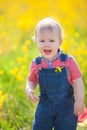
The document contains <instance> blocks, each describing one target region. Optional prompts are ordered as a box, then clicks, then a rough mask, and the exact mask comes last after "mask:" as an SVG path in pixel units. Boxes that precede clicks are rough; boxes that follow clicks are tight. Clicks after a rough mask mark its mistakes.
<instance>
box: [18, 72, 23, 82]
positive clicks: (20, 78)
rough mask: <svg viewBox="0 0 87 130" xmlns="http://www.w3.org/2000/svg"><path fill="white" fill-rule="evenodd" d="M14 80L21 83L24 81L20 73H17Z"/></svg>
mask: <svg viewBox="0 0 87 130" xmlns="http://www.w3.org/2000/svg"><path fill="white" fill-rule="evenodd" d="M16 80H17V81H23V80H24V78H23V76H22V74H21V73H19V74H18V75H17V76H16Z"/></svg>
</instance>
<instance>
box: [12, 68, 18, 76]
mask: <svg viewBox="0 0 87 130" xmlns="http://www.w3.org/2000/svg"><path fill="white" fill-rule="evenodd" d="M17 72H18V68H14V69H12V70H11V71H10V74H11V75H16V74H17Z"/></svg>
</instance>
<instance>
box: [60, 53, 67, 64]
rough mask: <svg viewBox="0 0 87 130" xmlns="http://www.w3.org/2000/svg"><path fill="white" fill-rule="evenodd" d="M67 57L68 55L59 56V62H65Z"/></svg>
mask: <svg viewBox="0 0 87 130" xmlns="http://www.w3.org/2000/svg"><path fill="white" fill-rule="evenodd" d="M67 57H68V55H67V54H65V53H62V54H61V55H60V60H61V61H62V62H65V61H66V59H67Z"/></svg>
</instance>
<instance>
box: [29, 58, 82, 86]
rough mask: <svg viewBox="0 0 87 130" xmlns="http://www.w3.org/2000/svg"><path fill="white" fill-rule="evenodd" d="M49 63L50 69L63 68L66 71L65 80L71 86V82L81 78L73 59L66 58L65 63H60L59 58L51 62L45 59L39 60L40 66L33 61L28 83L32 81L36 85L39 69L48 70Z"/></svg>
mask: <svg viewBox="0 0 87 130" xmlns="http://www.w3.org/2000/svg"><path fill="white" fill-rule="evenodd" d="M50 63H51V66H52V68H56V67H58V66H65V67H66V70H67V78H68V81H69V83H70V84H71V85H72V84H73V80H76V79H77V78H79V77H81V76H82V74H81V71H80V69H79V67H78V64H77V62H76V61H75V59H74V58H73V57H71V56H68V57H67V59H66V61H64V62H62V61H61V60H60V56H58V57H57V58H56V59H54V60H52V61H51V62H48V61H47V60H46V59H45V58H41V64H38V65H37V64H36V62H35V60H34V61H32V63H31V66H30V73H29V75H28V81H32V82H34V83H36V84H37V83H38V72H39V69H40V68H49V64H50Z"/></svg>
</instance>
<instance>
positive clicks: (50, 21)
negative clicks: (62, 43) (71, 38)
mask: <svg viewBox="0 0 87 130" xmlns="http://www.w3.org/2000/svg"><path fill="white" fill-rule="evenodd" d="M54 28H55V29H56V30H57V31H58V36H59V39H60V40H63V29H62V27H61V25H60V24H59V22H58V21H57V20H56V19H55V18H53V17H47V18H44V19H43V20H41V21H40V22H39V23H38V24H37V25H36V27H35V32H34V39H37V34H38V32H39V31H40V30H41V29H48V30H53V29H54Z"/></svg>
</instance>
